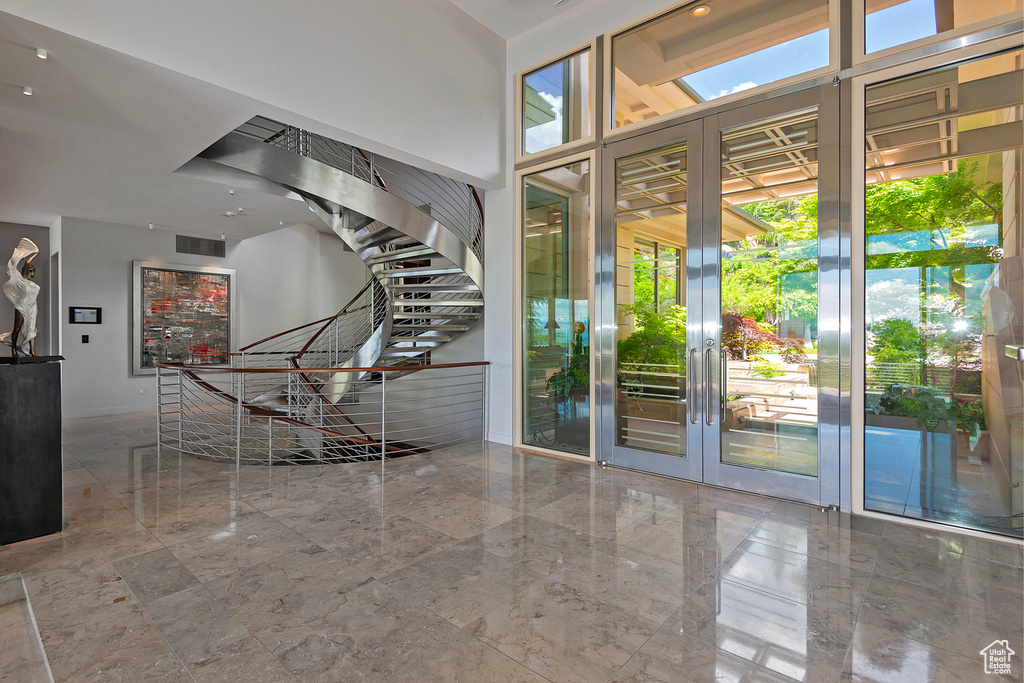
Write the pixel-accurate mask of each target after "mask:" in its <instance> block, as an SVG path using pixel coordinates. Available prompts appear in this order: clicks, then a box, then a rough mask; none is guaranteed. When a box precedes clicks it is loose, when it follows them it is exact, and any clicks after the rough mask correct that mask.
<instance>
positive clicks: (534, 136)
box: [526, 92, 562, 152]
mask: <svg viewBox="0 0 1024 683" xmlns="http://www.w3.org/2000/svg"><path fill="white" fill-rule="evenodd" d="M537 94H538V95H540V97H541V99H543V100H544V101H545V102H547V103H548V104H550V105H551V108H552V109H553V110H554V113H555V119H554V120H553V121H548V122H547V123H542V124H541V125H539V126H534V127H533V128H528V129H527V130H526V150H527V151H533V152H539V151H541V150H545V149H550V148H552V147H556V146H558V145H560V144H562V96H561V95H558V96H555V95H550V94H548V93H546V92H538V93H537Z"/></svg>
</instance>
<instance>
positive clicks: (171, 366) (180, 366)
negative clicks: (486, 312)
mask: <svg viewBox="0 0 1024 683" xmlns="http://www.w3.org/2000/svg"><path fill="white" fill-rule="evenodd" d="M490 364H491V362H490V361H488V360H478V361H473V362H470V363H439V364H437V365H385V366H375V367H371V368H302V369H301V370H294V369H292V368H224V367H210V366H206V365H185V364H184V363H157V364H156V367H158V368H162V369H164V370H185V371H188V372H207V373H211V374H230V373H234V372H237V373H246V374H249V373H265V374H272V375H276V374H282V373H287V372H305V373H308V374H313V375H320V374H334V373H336V372H409V370H411V369H415V370H416V371H417V372H418V371H420V370H444V369H447V368H472V367H481V366H484V365H490Z"/></svg>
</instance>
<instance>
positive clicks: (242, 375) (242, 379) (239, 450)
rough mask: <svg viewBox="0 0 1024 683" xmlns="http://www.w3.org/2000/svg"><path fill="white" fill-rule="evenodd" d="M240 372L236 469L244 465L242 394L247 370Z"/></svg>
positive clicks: (236, 418) (236, 428)
mask: <svg viewBox="0 0 1024 683" xmlns="http://www.w3.org/2000/svg"><path fill="white" fill-rule="evenodd" d="M244 370H245V369H244V368H243V372H240V373H238V407H237V410H238V413H237V414H236V415H235V469H236V470H237V469H238V468H239V467H241V465H242V394H243V393H245V372H244Z"/></svg>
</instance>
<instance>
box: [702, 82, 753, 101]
mask: <svg viewBox="0 0 1024 683" xmlns="http://www.w3.org/2000/svg"><path fill="white" fill-rule="evenodd" d="M756 87H757V83H754V81H746V82H744V83H740V84H739V85H737V86H735V87H734V88H733V89H732V90H729V89H728V88H725V89H724V90H720V91H719V92H718V94H717V95H712V96H711V97H709V98H708V99H709V100H714V99H718V98H719V97H725V96H726V95H731V94H733V93H734V92H743V91H744V90H750V89H751V88H756Z"/></svg>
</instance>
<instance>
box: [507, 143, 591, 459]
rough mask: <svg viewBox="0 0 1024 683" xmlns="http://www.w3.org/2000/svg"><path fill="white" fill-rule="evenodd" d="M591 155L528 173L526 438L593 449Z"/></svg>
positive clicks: (552, 445)
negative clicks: (578, 160)
mask: <svg viewBox="0 0 1024 683" xmlns="http://www.w3.org/2000/svg"><path fill="white" fill-rule="evenodd" d="M589 166H590V165H589V162H580V163H576V164H569V165H567V166H560V167H558V168H555V169H551V170H548V171H542V172H540V173H534V174H531V175H528V176H525V177H524V178H523V205H522V211H523V245H522V253H523V273H522V277H523V307H524V330H523V343H524V346H525V348H524V357H523V372H524V382H523V387H524V391H523V401H524V406H523V443H524V444H533V445H538V446H543V447H545V448H553V449H556V450H562V451H568V452H571V453H578V454H582V455H589V453H590V344H591V335H590V256H589V254H590V235H589V231H590V174H589V170H590V168H589Z"/></svg>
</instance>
